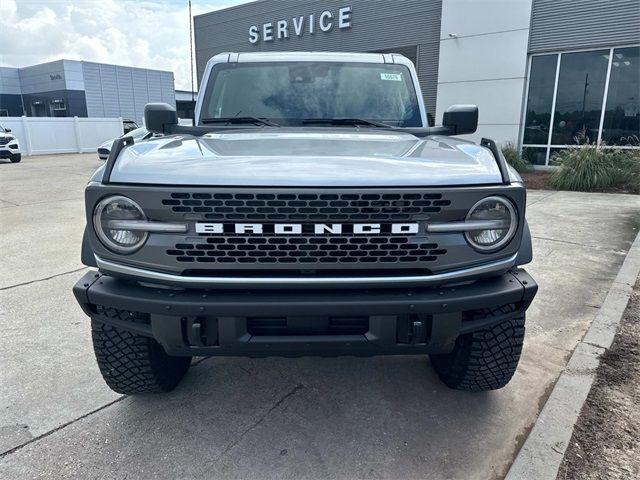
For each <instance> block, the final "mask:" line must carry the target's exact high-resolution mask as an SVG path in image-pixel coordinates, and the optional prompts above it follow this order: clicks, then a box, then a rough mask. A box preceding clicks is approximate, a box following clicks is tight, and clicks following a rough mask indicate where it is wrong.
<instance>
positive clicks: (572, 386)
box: [505, 233, 640, 480]
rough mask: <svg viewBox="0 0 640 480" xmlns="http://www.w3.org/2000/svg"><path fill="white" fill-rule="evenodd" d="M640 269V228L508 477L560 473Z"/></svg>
mask: <svg viewBox="0 0 640 480" xmlns="http://www.w3.org/2000/svg"><path fill="white" fill-rule="evenodd" d="M639 274H640V233H638V235H637V236H636V239H635V241H634V242H633V244H632V245H631V248H630V249H629V252H628V253H627V256H626V257H625V260H624V262H623V264H622V267H620V271H619V272H618V275H617V276H616V278H615V280H614V281H613V284H612V285H611V288H610V289H609V292H608V293H607V296H606V298H605V300H604V302H603V304H602V307H600V310H599V311H598V314H597V315H596V317H595V318H594V320H593V322H592V323H591V326H590V327H589V330H588V331H587V333H586V335H585V336H584V338H583V339H582V341H580V342H579V343H578V345H577V347H576V349H575V350H574V352H573V354H572V355H571V359H570V360H569V363H568V364H567V367H566V368H565V370H564V371H563V372H562V373H561V374H560V377H559V378H558V381H557V383H556V384H555V386H554V387H553V391H552V392H551V395H550V396H549V398H548V399H547V402H546V403H545V405H544V407H543V408H542V411H541V412H540V415H539V416H538V419H537V420H536V422H535V424H534V426H533V429H532V430H531V432H530V433H529V436H528V437H527V440H526V441H525V442H524V445H523V446H522V448H521V449H520V451H519V452H518V455H517V456H516V459H515V461H514V462H513V464H512V465H511V468H510V469H509V472H508V473H507V475H506V477H505V480H529V479H532V478H535V479H537V480H546V479H548V480H555V479H556V477H557V475H558V470H559V469H560V464H561V463H562V459H563V458H564V454H565V451H566V449H567V447H568V445H569V441H570V440H571V435H572V434H573V427H574V425H575V423H576V422H577V420H578V416H579V415H580V411H581V410H582V406H583V405H584V402H585V401H586V400H587V395H588V394H589V391H590V390H591V385H592V384H593V381H594V379H595V376H596V369H597V368H598V365H599V364H600V355H602V354H603V353H604V352H605V351H606V350H607V349H608V348H609V347H611V344H612V343H613V338H614V337H615V335H616V332H617V329H618V325H619V324H620V321H621V320H622V315H623V314H624V311H625V309H626V307H627V303H628V302H629V297H630V296H631V293H632V291H633V286H634V284H635V282H636V279H637V278H638V275H639Z"/></svg>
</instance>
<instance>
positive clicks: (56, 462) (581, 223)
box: [0, 154, 640, 479]
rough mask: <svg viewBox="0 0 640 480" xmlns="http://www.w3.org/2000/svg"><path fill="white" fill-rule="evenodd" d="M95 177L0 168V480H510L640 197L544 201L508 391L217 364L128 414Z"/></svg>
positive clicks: (376, 368)
mask: <svg viewBox="0 0 640 480" xmlns="http://www.w3.org/2000/svg"><path fill="white" fill-rule="evenodd" d="M99 164H100V163H99V161H98V160H97V158H95V156H93V155H89V154H86V155H64V156H48V157H26V158H25V159H24V160H23V163H21V164H0V230H1V233H0V249H2V250H1V251H2V254H3V257H2V262H0V288H2V290H0V328H1V330H0V347H1V348H0V365H1V367H0V385H1V389H0V452H7V453H5V454H3V455H2V456H1V457H0V477H2V478H22V477H28V478H86V477H98V478H124V477H128V478H214V477H215V478H220V477H223V478H335V479H343V478H344V479H346V478H365V477H366V478H434V479H436V478H437V479H440V478H500V477H502V476H503V475H504V474H505V473H506V471H507V469H508V467H509V465H510V464H511V462H512V461H513V458H514V456H515V454H516V453H517V451H518V448H519V446H520V445H521V443H522V441H523V440H524V438H525V436H526V434H527V432H528V430H529V428H530V426H531V424H532V423H533V422H534V421H535V418H536V415H537V414H538V412H539V410H540V408H541V406H542V405H543V404H544V401H545V399H546V396H547V394H548V391H549V390H550V389H551V387H552V386H553V384H554V382H555V380H556V378H557V377H558V375H559V374H560V372H561V371H562V369H563V367H564V366H565V363H566V360H567V359H568V357H569V355H570V354H571V352H572V350H573V349H574V348H575V346H576V344H577V343H578V341H579V340H580V339H581V338H582V336H583V334H584V332H585V331H586V330H587V328H588V326H589V324H590V322H591V320H592V319H593V318H594V316H595V314H596V313H597V311H598V308H599V307H600V305H601V304H602V302H603V300H604V297H605V295H606V293H607V291H608V289H609V287H610V285H611V283H612V281H613V279H614V278H615V276H616V274H617V273H618V269H619V267H620V265H621V263H622V260H623V259H624V255H625V253H626V251H627V250H628V248H629V246H630V243H631V241H632V240H633V238H634V237H635V234H636V232H637V230H638V228H639V227H640V197H638V196H629V195H605V194H582V193H568V192H545V191H536V192H530V195H529V210H528V219H529V224H530V227H531V231H532V234H533V236H534V256H535V260H534V263H533V264H532V265H530V266H529V267H528V270H529V271H530V273H531V274H532V275H533V276H534V278H536V280H537V281H538V283H539V284H540V291H539V293H538V297H537V298H536V300H535V302H534V304H533V306H532V308H531V310H530V314H529V316H528V319H527V337H526V344H525V350H524V354H523V358H522V360H521V363H520V367H519V369H518V372H517V374H516V375H515V377H514V379H513V381H512V382H511V383H510V384H509V385H508V386H507V387H506V388H504V389H503V390H500V391H496V392H490V393H484V394H472V393H465V392H456V391H452V390H448V389H447V388H446V387H444V386H442V385H441V383H440V382H439V381H438V379H437V378H436V376H435V374H434V373H433V372H432V371H431V369H430V367H429V364H428V360H427V359H425V358H421V357H377V358H368V359H367V358H365V359H356V358H335V359H319V358H302V359H279V358H271V359H241V358H240V359H238V358H215V359H207V360H204V361H198V364H197V365H195V366H193V367H192V369H191V371H190V372H189V374H188V375H187V377H186V379H185V381H184V382H183V383H182V384H181V385H180V386H179V387H178V389H177V390H176V391H175V392H172V393H170V394H167V395H162V396H141V397H121V396H118V395H116V394H114V393H113V392H111V391H110V390H109V389H108V388H107V387H106V386H105V385H104V384H103V383H102V380H101V378H100V376H99V373H98V370H97V367H96V365H95V361H94V359H93V352H92V350H91V345H90V335H89V326H88V321H87V319H86V317H84V315H83V314H82V312H81V311H80V310H79V308H78V307H77V306H76V304H75V301H74V300H73V297H72V294H71V286H72V285H73V283H74V282H75V280H76V279H77V278H78V277H79V276H80V275H81V271H82V268H83V267H82V265H81V263H80V261H79V251H80V239H81V234H82V228H83V226H84V216H83V215H84V214H83V202H82V188H83V186H84V184H85V183H86V181H87V179H88V177H89V175H90V173H91V172H92V171H93V170H94V169H95V168H96V167H97V166H99Z"/></svg>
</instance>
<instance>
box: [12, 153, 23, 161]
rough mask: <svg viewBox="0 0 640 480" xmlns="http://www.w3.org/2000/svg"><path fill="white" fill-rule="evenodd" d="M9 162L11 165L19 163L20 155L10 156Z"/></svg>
mask: <svg viewBox="0 0 640 480" xmlns="http://www.w3.org/2000/svg"><path fill="white" fill-rule="evenodd" d="M9 160H11V163H20V160H22V154H21V153H14V154H13V155H11V158H10V159H9Z"/></svg>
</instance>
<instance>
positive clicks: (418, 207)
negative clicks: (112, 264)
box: [162, 192, 451, 222]
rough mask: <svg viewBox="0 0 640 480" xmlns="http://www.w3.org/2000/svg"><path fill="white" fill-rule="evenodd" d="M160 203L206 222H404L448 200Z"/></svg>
mask: <svg viewBox="0 0 640 480" xmlns="http://www.w3.org/2000/svg"><path fill="white" fill-rule="evenodd" d="M162 204H163V205H165V206H168V207H170V208H171V210H172V211H173V212H174V213H179V214H184V215H188V214H198V215H201V216H203V217H204V218H205V219H207V220H227V221H238V220H262V221H275V222H278V221H283V220H286V221H305V220H307V221H315V220H335V221H340V220H349V221H354V222H356V221H357V222H360V221H374V220H376V221H384V220H387V221H390V220H393V221H402V220H410V219H412V218H414V217H416V216H420V215H427V216H429V215H432V214H434V213H440V211H441V210H442V209H443V208H444V207H447V206H449V205H451V201H450V200H447V199H445V198H443V196H442V194H439V193H318V194H315V193H299V194H295V193H291V194H288V193H184V192H175V193H172V194H171V195H170V198H165V199H163V200H162Z"/></svg>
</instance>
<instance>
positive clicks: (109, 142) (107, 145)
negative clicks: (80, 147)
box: [98, 137, 119, 150]
mask: <svg viewBox="0 0 640 480" xmlns="http://www.w3.org/2000/svg"><path fill="white" fill-rule="evenodd" d="M116 138H119V137H116ZM116 138H112V139H111V140H107V141H105V142H102V143H101V144H100V145H98V149H100V148H106V149H107V150H111V145H113V142H114V141H115V140H116Z"/></svg>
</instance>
